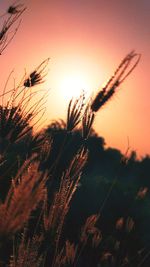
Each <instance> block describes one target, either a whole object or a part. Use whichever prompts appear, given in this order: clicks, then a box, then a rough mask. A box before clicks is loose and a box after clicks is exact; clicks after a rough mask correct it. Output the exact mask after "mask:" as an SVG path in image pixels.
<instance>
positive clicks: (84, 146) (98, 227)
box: [0, 4, 150, 267]
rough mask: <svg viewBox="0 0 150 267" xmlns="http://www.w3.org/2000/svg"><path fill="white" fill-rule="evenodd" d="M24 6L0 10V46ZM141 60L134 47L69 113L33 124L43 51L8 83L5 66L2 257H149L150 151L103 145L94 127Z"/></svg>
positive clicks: (101, 265) (62, 260)
mask: <svg viewBox="0 0 150 267" xmlns="http://www.w3.org/2000/svg"><path fill="white" fill-rule="evenodd" d="M24 11H25V7H24V5H20V4H18V5H12V6H10V7H9V8H8V10H7V12H6V14H4V16H2V17H1V19H3V17H4V22H3V26H2V29H1V32H0V53H1V54H2V53H3V51H4V50H5V51H6V50H7V49H11V45H10V46H8V45H9V44H10V42H11V41H12V39H13V38H14V37H15V34H16V32H17V29H18V27H19V24H20V17H21V16H22V15H23V12H24ZM139 60H140V54H138V53H136V52H134V51H132V52H130V53H129V54H128V55H127V56H125V58H124V59H123V60H122V61H121V63H120V65H119V66H118V68H117V69H116V71H115V72H114V74H113V76H112V77H111V78H110V80H109V81H108V82H107V83H106V86H105V87H104V88H103V89H102V90H100V91H99V92H98V93H97V95H96V96H95V97H94V98H93V99H90V100H89V101H85V96H84V93H82V94H81V96H80V97H78V98H76V99H71V100H70V102H69V106H68V110H67V114H66V118H67V119H66V121H57V122H54V123H52V124H51V125H49V126H48V127H47V128H46V129H43V130H41V131H40V132H38V133H37V132H35V131H34V127H35V126H37V125H38V124H40V121H41V118H42V116H43V113H44V112H45V107H44V103H45V101H46V97H47V92H46V91H44V90H43V91H39V89H38V85H39V84H41V83H42V82H43V77H44V76H45V72H46V68H47V65H48V63H49V59H46V60H45V61H43V62H42V63H41V64H40V65H39V66H38V67H36V68H35V69H34V70H32V71H31V72H30V73H29V74H25V75H24V76H23V78H22V79H21V81H20V83H19V84H18V85H14V88H9V87H8V81H9V80H10V79H11V74H10V76H9V77H8V81H6V85H5V87H4V88H3V90H2V93H1V95H0V177H1V186H0V199H1V202H0V266H9V267H30V266H32V267H38V266H39V267H41V266H43V267H44V266H45V267H46V266H48V267H61V266H62V267H63V266H65V267H121V266H126V267H131V266H132V267H133V266H134V267H140V266H145V267H149V266H150V265H149V264H150V257H149V256H150V245H149V244H150V242H149V241H150V234H149V232H148V227H149V222H150V213H149V203H150V202H149V201H150V200H149V196H147V195H148V194H147V193H148V190H149V186H150V182H149V181H148V179H147V174H146V171H145V172H144V171H143V170H147V171H148V172H149V174H150V170H149V163H150V158H149V156H147V157H145V158H144V159H143V160H141V161H139V160H137V159H136V155H135V153H134V152H132V153H131V154H128V149H127V153H126V154H125V155H122V154H121V153H120V152H119V151H118V150H113V149H112V150H111V149H105V145H104V140H103V139H102V138H101V137H98V136H97V134H96V133H95V132H94V130H93V128H92V126H93V122H94V119H95V115H96V113H97V112H99V110H100V109H101V108H102V107H103V106H104V105H105V104H106V103H107V102H109V100H110V99H111V98H113V96H114V94H116V93H117V89H118V87H119V86H120V84H121V83H122V82H123V81H124V80H125V79H126V78H127V77H128V76H129V74H130V73H131V72H132V71H133V70H134V68H135V67H136V66H137V64H138V63H139ZM35 96H36V97H35ZM39 96H40V97H39ZM35 99H37V100H36V101H35ZM106 108H107V106H106ZM141 175H143V180H142V181H141V177H139V176H141ZM144 175H145V177H144ZM145 216H147V217H145ZM145 218H146V219H145Z"/></svg>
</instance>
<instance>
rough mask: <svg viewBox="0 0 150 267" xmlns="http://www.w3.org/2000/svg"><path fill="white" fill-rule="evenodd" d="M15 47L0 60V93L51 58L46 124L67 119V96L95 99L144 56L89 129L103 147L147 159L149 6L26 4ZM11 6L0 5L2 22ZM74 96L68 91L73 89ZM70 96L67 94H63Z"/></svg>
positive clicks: (83, 0)
mask: <svg viewBox="0 0 150 267" xmlns="http://www.w3.org/2000/svg"><path fill="white" fill-rule="evenodd" d="M23 2H24V4H25V5H26V7H27V10H26V12H25V13H24V15H23V18H22V23H21V26H20V28H19V31H18V33H17V35H16V36H15V39H14V40H13V42H12V43H11V44H10V45H9V47H8V48H7V50H5V52H4V54H3V55H2V56H1V64H0V73H1V87H3V85H4V82H5V80H6V78H7V76H8V74H9V73H10V71H11V70H12V69H15V76H16V77H17V78H18V77H19V78H20V77H21V76H22V74H23V73H24V69H25V68H26V70H27V71H29V72H30V71H32V70H33V69H34V67H36V66H37V65H39V64H40V63H41V62H42V61H43V60H44V59H46V58H48V57H50V63H49V72H48V75H47V78H45V79H46V82H45V84H43V87H44V88H49V97H48V101H47V111H46V123H47V124H48V123H50V121H51V120H53V119H58V118H63V119H65V116H66V109H67V108H66V107H67V104H68V102H69V100H70V97H71V95H76V94H77V93H78V92H79V90H81V91H82V89H84V90H85V91H86V90H87V91H88V94H92V93H95V92H97V90H99V89H100V88H101V86H102V85H104V84H105V83H106V82H107V81H108V79H109V78H110V76H111V75H112V74H113V72H114V71H115V69H116V67H117V66H118V64H119V63H120V61H121V60H122V58H123V57H124V56H125V55H126V54H127V53H128V52H130V51H131V50H133V49H135V51H137V52H138V53H141V54H142V58H141V61H140V63H139V65H138V66H137V68H136V69H135V70H134V72H133V73H132V74H131V75H130V76H129V77H128V78H127V80H126V81H125V82H124V83H123V84H122V85H121V86H120V88H119V90H118V93H117V94H116V95H115V96H114V98H113V99H112V100H111V101H110V102H109V103H107V104H106V106H104V108H103V109H102V110H100V111H99V112H98V113H97V116H96V120H95V124H94V129H95V130H96V132H97V133H99V135H101V136H103V137H104V138H105V141H106V144H107V146H111V147H115V148H119V149H121V151H122V152H125V150H126V148H127V146H128V143H127V140H128V138H129V144H130V148H131V149H132V150H136V152H137V154H138V155H139V156H143V155H145V154H150V1H149V0H124V1H123V0H74V1H73V0H49V1H48V0H26V1H23ZM12 3H13V1H7V0H2V1H0V11H1V14H3V13H4V11H5V10H6V9H7V7H8V6H9V5H10V4H12ZM71 88H72V89H71ZM67 90H68V91H67Z"/></svg>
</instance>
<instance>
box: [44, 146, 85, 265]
mask: <svg viewBox="0 0 150 267" xmlns="http://www.w3.org/2000/svg"><path fill="white" fill-rule="evenodd" d="M86 161H87V151H85V149H81V150H80V151H79V153H77V155H76V156H75V157H74V159H73V160H72V162H71V163H70V166H69V168H68V170H66V172H65V173H64V174H63V176H62V178H61V183H60V188H59V191H58V192H57V193H56V194H55V196H54V200H53V203H52V205H51V207H50V209H49V210H48V208H47V207H46V210H45V216H44V226H45V230H46V231H48V230H49V231H50V230H51V231H53V232H55V240H54V241H55V244H56V245H55V253H54V259H53V264H52V266H55V263H56V258H57V254H58V247H59V241H60V236H61V232H62V227H63V224H64V220H65V217H66V214H67V213H68V210H69V206H70V201H71V199H72V197H73V195H74V193H75V191H76V189H77V186H78V184H79V181H80V176H81V171H82V169H83V166H84V165H85V163H86Z"/></svg>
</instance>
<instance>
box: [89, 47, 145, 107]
mask: <svg viewBox="0 0 150 267" xmlns="http://www.w3.org/2000/svg"><path fill="white" fill-rule="evenodd" d="M140 58H141V55H140V54H138V53H135V52H134V51H132V52H130V53H129V54H128V55H127V56H126V57H125V58H124V59H123V60H122V62H121V63H120V65H119V67H118V68H117V69H116V71H115V73H114V75H113V76H112V77H111V78H110V80H109V81H108V83H107V84H106V86H105V87H104V88H103V89H102V90H101V91H99V92H98V94H97V95H96V97H95V98H94V100H93V102H92V104H91V109H92V111H93V112H97V111H98V110H99V109H100V108H101V107H102V106H103V105H105V104H106V103H107V102H108V100H109V99H111V98H112V96H113V95H114V93H115V92H116V88H117V87H118V86H119V85H120V84H121V83H122V82H123V81H124V80H125V79H126V78H127V77H128V76H129V74H130V73H131V72H132V71H133V70H134V69H135V67H136V66H137V64H138V63H139V61H140ZM133 60H135V63H133ZM131 63H133V65H132V66H131Z"/></svg>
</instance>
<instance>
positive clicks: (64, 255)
mask: <svg viewBox="0 0 150 267" xmlns="http://www.w3.org/2000/svg"><path fill="white" fill-rule="evenodd" d="M76 253H77V246H75V245H74V244H71V243H70V242H69V241H68V240H67V241H66V243H65V246H64V247H63V248H62V249H61V251H60V252H59V253H58V254H57V257H56V262H55V267H59V266H67V265H68V264H69V265H70V264H73V263H74V260H75V257H76Z"/></svg>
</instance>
